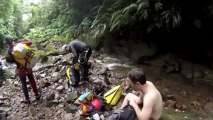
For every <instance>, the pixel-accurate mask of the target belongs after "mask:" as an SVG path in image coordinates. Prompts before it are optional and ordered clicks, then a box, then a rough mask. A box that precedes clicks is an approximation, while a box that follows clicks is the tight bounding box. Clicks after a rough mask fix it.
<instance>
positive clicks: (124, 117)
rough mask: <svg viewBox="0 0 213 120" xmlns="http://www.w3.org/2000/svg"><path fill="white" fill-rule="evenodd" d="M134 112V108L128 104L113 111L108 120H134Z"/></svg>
mask: <svg viewBox="0 0 213 120" xmlns="http://www.w3.org/2000/svg"><path fill="white" fill-rule="evenodd" d="M135 119H136V112H135V110H134V108H133V107H132V106H130V105H128V106H126V107H124V108H123V109H119V110H117V111H115V112H113V113H112V114H111V115H110V116H109V118H108V120H135Z"/></svg>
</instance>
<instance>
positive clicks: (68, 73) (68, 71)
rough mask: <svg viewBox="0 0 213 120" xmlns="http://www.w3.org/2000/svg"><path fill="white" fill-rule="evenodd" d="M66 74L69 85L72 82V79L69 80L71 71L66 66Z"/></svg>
mask: <svg viewBox="0 0 213 120" xmlns="http://www.w3.org/2000/svg"><path fill="white" fill-rule="evenodd" d="M66 74H67V77H68V85H69V86H70V85H71V84H72V81H71V73H70V67H69V68H67V71H66Z"/></svg>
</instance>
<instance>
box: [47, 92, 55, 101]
mask: <svg viewBox="0 0 213 120" xmlns="http://www.w3.org/2000/svg"><path fill="white" fill-rule="evenodd" d="M54 98H55V93H53V92H50V93H48V94H47V96H46V99H47V101H52V100H54Z"/></svg>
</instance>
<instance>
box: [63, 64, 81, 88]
mask: <svg viewBox="0 0 213 120" xmlns="http://www.w3.org/2000/svg"><path fill="white" fill-rule="evenodd" d="M66 74H67V77H68V86H71V85H72V86H73V85H74V86H75V85H78V83H79V81H80V73H79V70H77V69H75V68H73V66H71V67H68V68H67V71H66Z"/></svg>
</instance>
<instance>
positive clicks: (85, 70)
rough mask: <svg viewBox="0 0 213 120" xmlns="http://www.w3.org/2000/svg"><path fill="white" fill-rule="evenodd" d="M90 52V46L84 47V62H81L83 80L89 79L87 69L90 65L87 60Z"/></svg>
mask: <svg viewBox="0 0 213 120" xmlns="http://www.w3.org/2000/svg"><path fill="white" fill-rule="evenodd" d="M91 54H92V50H91V48H90V47H89V46H88V47H87V49H86V52H85V57H86V58H85V63H84V64H83V67H84V73H83V76H84V79H85V80H89V75H88V74H89V69H90V66H91V65H89V63H88V61H89V58H90V56H91Z"/></svg>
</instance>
